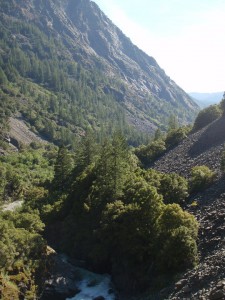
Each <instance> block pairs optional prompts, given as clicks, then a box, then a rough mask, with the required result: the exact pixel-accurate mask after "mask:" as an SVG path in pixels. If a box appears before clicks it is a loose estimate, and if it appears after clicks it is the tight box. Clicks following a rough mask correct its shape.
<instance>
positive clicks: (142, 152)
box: [134, 139, 166, 165]
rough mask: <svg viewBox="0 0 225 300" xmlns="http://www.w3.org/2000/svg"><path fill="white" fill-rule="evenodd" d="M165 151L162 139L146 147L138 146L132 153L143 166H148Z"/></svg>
mask: <svg viewBox="0 0 225 300" xmlns="http://www.w3.org/2000/svg"><path fill="white" fill-rule="evenodd" d="M165 150H166V147H165V142H164V141H163V140H162V139H157V140H155V141H153V142H150V143H149V144H148V145H147V146H144V145H141V146H139V147H138V148H136V149H135V152H134V153H135V154H136V155H137V157H138V158H139V159H140V161H141V162H142V164H143V165H148V164H150V163H151V162H153V161H154V160H155V159H156V158H158V157H160V156H161V155H162V154H163V153H164V152H165Z"/></svg>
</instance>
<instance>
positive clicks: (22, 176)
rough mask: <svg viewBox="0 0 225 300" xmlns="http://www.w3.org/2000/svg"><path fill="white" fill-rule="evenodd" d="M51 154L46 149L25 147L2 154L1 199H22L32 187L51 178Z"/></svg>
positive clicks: (0, 165)
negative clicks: (18, 150) (14, 151)
mask: <svg viewBox="0 0 225 300" xmlns="http://www.w3.org/2000/svg"><path fill="white" fill-rule="evenodd" d="M49 154H50V152H48V151H47V150H45V149H38V150H33V149H24V150H22V151H20V152H17V153H12V154H9V155H6V156H0V174H1V180H0V201H15V200H22V199H24V198H26V194H27V193H29V189H30V188H32V187H33V186H37V185H43V184H44V183H45V182H46V181H49V180H51V178H52V177H53V168H52V166H51V165H50V164H51V162H50V161H49V157H48V155H49Z"/></svg>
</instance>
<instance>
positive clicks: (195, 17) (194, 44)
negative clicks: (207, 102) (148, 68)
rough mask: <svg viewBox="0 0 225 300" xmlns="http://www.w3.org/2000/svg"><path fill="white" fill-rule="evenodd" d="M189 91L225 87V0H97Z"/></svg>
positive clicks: (172, 77)
mask: <svg viewBox="0 0 225 300" xmlns="http://www.w3.org/2000/svg"><path fill="white" fill-rule="evenodd" d="M93 1H94V2H95V3H96V4H97V5H98V6H99V7H100V9H101V10H102V11H103V12H104V13H105V14H106V15H107V16H108V17H109V18H110V19H111V20H112V21H113V23H114V24H116V25H117V26H118V27H119V28H120V29H121V30H122V31H123V33H124V34H125V35H126V36H128V37H129V38H130V39H131V41H132V42H133V43H134V44H135V45H137V46H138V47H139V48H140V49H142V50H143V51H145V52H146V53H147V54H148V55H150V56H152V57H154V58H155V59H156V61H157V63H158V64H159V66H160V67H161V68H162V69H164V70H165V72H166V74H167V75H168V76H169V77H170V78H171V79H172V80H174V81H175V82H176V83H177V84H178V85H179V86H180V87H181V88H183V89H184V90H185V91H186V92H207V93H211V92H220V91H224V90H225V0H93Z"/></svg>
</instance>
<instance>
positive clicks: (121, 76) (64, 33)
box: [0, 0, 198, 132]
mask: <svg viewBox="0 0 225 300" xmlns="http://www.w3.org/2000/svg"><path fill="white" fill-rule="evenodd" d="M7 3H8V4H7V5H6V4H4V5H2V7H1V9H0V11H1V13H2V14H3V18H12V19H13V20H14V21H15V20H23V21H26V22H27V23H30V24H32V25H35V26H37V27H38V28H39V29H40V30H41V31H42V32H44V33H45V34H47V35H53V36H54V37H55V38H57V39H58V40H59V41H60V42H62V45H63V49H61V48H59V49H58V56H59V57H60V52H62V55H61V57H62V59H63V57H65V55H66V57H67V58H68V59H69V60H71V61H75V62H76V63H80V64H81V65H82V67H84V68H85V69H87V70H89V71H90V70H93V71H94V70H95V71H96V70H98V72H100V73H101V75H103V76H104V77H107V78H108V84H106V83H102V84H100V85H99V89H101V90H102V92H103V93H104V94H105V95H110V96H112V97H113V98H114V99H115V101H116V102H117V103H119V105H120V106H122V108H123V110H124V113H125V117H126V120H127V121H128V122H129V123H130V124H131V125H133V126H134V127H135V128H136V129H138V130H141V131H147V132H153V130H155V129H156V127H157V126H164V125H165V124H166V123H167V120H168V117H169V116H170V115H171V114H172V113H174V114H176V115H177V116H178V118H179V121H180V123H181V124H185V123H188V122H191V121H192V120H193V118H194V116H195V115H196V112H197V111H198V106H197V105H196V104H195V103H194V102H193V101H192V99H191V98H190V97H189V96H188V95H187V94H186V93H185V92H184V91H183V90H182V89H181V88H180V87H178V86H177V85H176V83H175V82H174V81H172V80H171V79H170V78H169V77H168V76H167V75H166V74H165V72H164V71H163V70H162V69H161V68H160V67H159V65H158V64H157V62H156V61H155V59H154V58H152V57H150V56H148V55H147V54H145V53H144V52H143V51H141V50H140V49H139V48H138V47H136V46H135V45H133V44H132V42H131V41H130V39H129V38H127V37H126V36H125V35H124V34H123V33H122V31H121V30H120V29H119V28H117V27H116V26H115V25H114V24H113V23H112V22H111V21H110V20H109V19H108V18H107V17H106V15H105V14H104V13H103V12H102V11H101V10H100V9H99V7H98V6H97V5H96V4H95V3H94V2H93V1H90V0H57V1H55V0H54V1H53V0H45V1H44V0H31V1H21V0H10V1H8V2H7ZM16 38H17V40H18V42H20V41H22V42H23V37H21V35H20V36H19V37H16ZM26 39H27V37H26ZM22 47H23V45H22ZM24 50H26V49H25V47H24ZM165 51H166V50H165Z"/></svg>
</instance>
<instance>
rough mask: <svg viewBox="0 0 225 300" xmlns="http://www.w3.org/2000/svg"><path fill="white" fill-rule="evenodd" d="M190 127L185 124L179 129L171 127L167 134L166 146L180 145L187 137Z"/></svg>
mask: <svg viewBox="0 0 225 300" xmlns="http://www.w3.org/2000/svg"><path fill="white" fill-rule="evenodd" d="M189 131H190V127H187V126H184V127H180V128H178V129H171V130H170V131H169V132H168V133H167V136H166V140H165V143H166V148H170V147H174V146H176V145H178V144H179V143H180V142H181V141H182V140H183V139H185V138H186V137H187V134H188V132H189Z"/></svg>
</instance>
